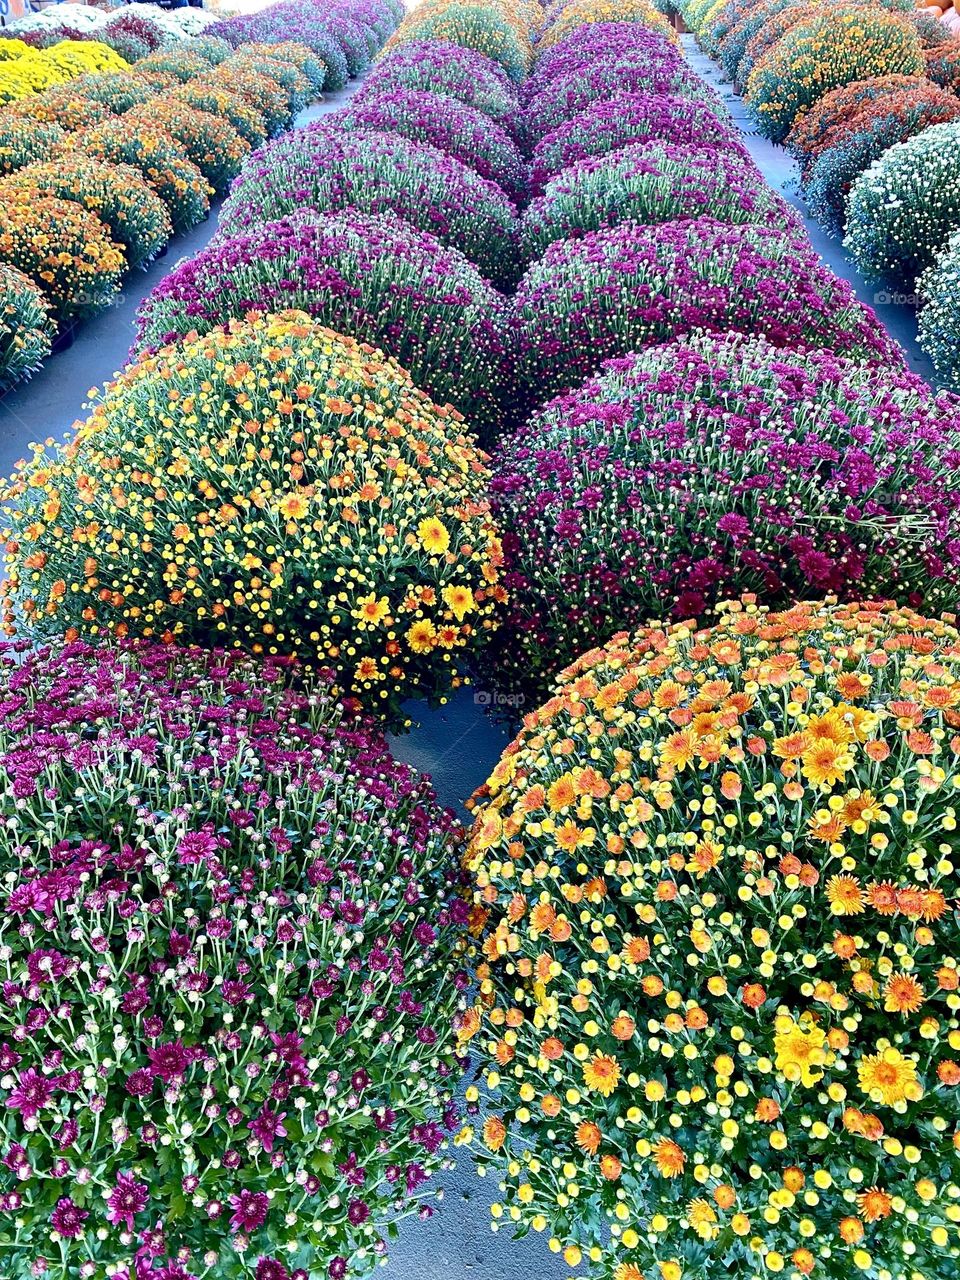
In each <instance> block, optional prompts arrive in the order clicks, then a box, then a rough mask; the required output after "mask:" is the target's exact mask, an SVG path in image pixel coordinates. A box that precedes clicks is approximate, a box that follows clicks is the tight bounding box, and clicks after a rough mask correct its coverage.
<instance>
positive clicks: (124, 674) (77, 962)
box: [0, 644, 467, 1280]
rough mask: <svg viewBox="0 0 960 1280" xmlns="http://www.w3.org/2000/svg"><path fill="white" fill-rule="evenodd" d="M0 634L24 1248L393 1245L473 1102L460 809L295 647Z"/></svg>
mask: <svg viewBox="0 0 960 1280" xmlns="http://www.w3.org/2000/svg"><path fill="white" fill-rule="evenodd" d="M0 663H2V679H0V763H2V769H0V792H2V793H3V812H4V814H5V815H6V817H5V819H4V822H3V823H2V824H0V856H2V859H3V867H4V883H3V895H4V923H3V925H2V926H0V937H2V941H0V946H2V949H3V955H4V963H5V972H6V975H7V977H6V981H5V984H4V989H3V999H2V1003H0V1069H2V1073H3V1076H2V1084H0V1090H2V1098H3V1106H2V1108H0V1146H2V1156H0V1188H2V1193H0V1219H2V1221H3V1230H4V1232H5V1234H6V1235H7V1238H8V1256H9V1255H10V1251H11V1249H12V1251H13V1252H14V1253H15V1255H16V1257H17V1258H18V1259H22V1260H24V1261H25V1263H26V1265H27V1267H28V1268H32V1270H31V1271H30V1272H29V1273H30V1274H33V1275H41V1274H42V1275H44V1276H46V1277H50V1278H51V1280H67V1277H75V1276H93V1275H95V1274H96V1275H106V1274H110V1275H113V1276H118V1277H119V1276H124V1277H127V1278H128V1280H133V1277H134V1276H137V1277H140V1278H141V1280H195V1278H196V1277H199V1276H201V1275H209V1274H211V1270H213V1271H215V1273H216V1275H217V1276H219V1277H224V1280H241V1278H242V1280H307V1277H308V1276H311V1277H313V1276H318V1275H321V1274H323V1275H326V1276H328V1277H330V1278H331V1280H338V1278H340V1277H344V1276H347V1275H358V1274H361V1273H364V1272H366V1271H367V1270H369V1269H371V1268H372V1267H373V1266H374V1265H375V1263H376V1262H377V1261H378V1260H379V1259H380V1258H381V1257H382V1255H383V1254H384V1253H385V1251H386V1230H387V1227H388V1225H389V1224H391V1223H393V1222H394V1221H396V1220H397V1219H399V1218H402V1217H404V1216H407V1215H410V1214H414V1215H415V1214H417V1213H420V1214H429V1212H430V1206H429V1205H428V1204H427V1203H425V1184H426V1183H427V1180H428V1178H429V1175H430V1174H431V1173H432V1172H434V1171H435V1170H436V1169H437V1168H439V1167H440V1165H441V1164H442V1163H443V1161H444V1158H445V1157H444V1148H445V1145H446V1142H447V1137H446V1135H447V1133H448V1132H449V1131H450V1130H452V1129H454V1128H455V1127H456V1125H457V1115H456V1110H455V1108H454V1106H453V1103H452V1101H451V1088H452V1085H453V1083H454V1081H455V1080H456V1077H457V1074H458V1072H457V1060H456V1057H455V1052H454V1043H453V1042H454V1036H453V1033H452V1030H451V1028H452V1018H453V1015H454V1012H455V1010H456V1009H457V1007H458V1004H459V1003H460V999H461V997H460V992H461V991H462V990H463V988H464V986H465V981H466V980H465V978H464V977H463V976H462V975H461V974H460V972H459V970H458V958H459V955H460V939H461V932H462V926H463V924H464V922H465V919H466V915H467V908H466V904H465V903H464V901H463V898H462V896H461V892H460V884H459V872H458V870H457V861H456V856H455V853H454V848H453V837H454V835H455V830H454V826H453V822H452V819H451V817H450V816H449V815H448V814H446V813H445V812H444V811H443V810H441V809H440V808H439V807H438V805H437V803H436V800H435V798H434V796H433V793H432V791H431V790H430V788H429V786H428V785H427V784H426V783H425V782H424V781H423V780H422V779H420V778H418V777H417V776H416V775H415V774H414V773H413V772H412V771H411V770H410V769H408V768H407V767H406V766H403V765H399V764H397V763H396V762H395V761H394V760H393V759H392V758H391V757H390V755H389V753H388V751H387V749H386V747H385V745H384V742H383V740H382V738H380V737H379V736H378V735H377V733H375V732H374V731H373V730H372V729H371V728H370V726H369V725H368V724H366V723H365V722H363V721H357V720H353V719H351V718H349V717H348V716H346V715H345V714H344V713H343V711H342V709H341V708H340V707H339V706H338V704H337V703H336V701H335V699H334V698H333V697H332V696H331V692H330V688H329V686H328V685H327V684H326V683H325V682H324V681H322V680H320V681H318V682H315V683H313V684H312V685H307V686H306V687H304V688H302V689H294V688H293V687H292V686H291V685H290V684H289V683H288V682H287V678H286V673H285V671H284V670H283V668H282V667H280V666H278V665H277V664H275V663H270V662H267V663H265V664H262V665H257V664H254V663H253V662H250V661H249V660H244V659H239V658H237V657H236V656H235V655H226V654H223V653H217V652H213V653H208V654H205V655H202V654H200V653H199V652H196V651H188V652H185V651H177V650H176V649H172V648H171V647H169V646H156V647H145V648H135V647H126V648H111V647H106V648H99V649H96V650H94V649H92V648H90V647H89V646H87V645H85V644H68V645H65V646H64V647H62V648H54V649H40V650H36V649H34V650H31V651H23V646H21V648H20V651H14V650H13V649H11V647H10V646H6V647H5V648H4V650H3V652H2V655H0ZM51 812H55V813H59V814H60V815H62V817H61V818H60V819H57V820H55V821H53V822H52V823H51V821H50V815H51ZM43 1260H45V1261H43ZM23 1274H27V1272H26V1271H25V1272H24V1273H23Z"/></svg>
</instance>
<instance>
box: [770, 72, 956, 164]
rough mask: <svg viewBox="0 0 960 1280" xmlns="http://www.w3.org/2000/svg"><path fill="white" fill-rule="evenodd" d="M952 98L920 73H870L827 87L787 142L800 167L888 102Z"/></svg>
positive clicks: (938, 102)
mask: <svg viewBox="0 0 960 1280" xmlns="http://www.w3.org/2000/svg"><path fill="white" fill-rule="evenodd" d="M951 100H952V101H954V102H955V101H956V99H955V98H952V95H951V94H949V93H945V92H944V91H943V90H942V89H938V88H937V86H936V85H934V84H931V83H930V81H929V80H926V79H924V77H923V76H871V77H870V78H868V79H866V80H857V81H854V83H853V84H845V85H844V86H843V87H842V88H840V89H831V90H830V92H829V93H825V94H824V95H823V97H822V98H821V99H820V100H819V101H818V102H817V103H816V104H815V105H814V106H813V107H811V108H810V110H809V111H808V112H807V113H806V114H805V115H802V116H801V117H800V119H799V120H798V121H797V123H796V124H795V125H794V127H793V128H792V129H791V130H790V135H789V137H788V138H787V146H788V147H789V148H790V150H791V151H792V152H793V154H794V155H795V156H796V158H797V160H798V161H799V163H800V167H801V169H803V170H804V171H805V170H807V169H809V168H810V166H811V165H812V164H813V163H814V162H815V161H816V160H817V158H818V157H819V156H820V155H821V154H822V153H823V152H824V151H826V150H828V149H829V148H831V147H835V146H836V145H837V144H838V143H839V142H842V141H843V140H844V139H845V138H846V137H847V135H848V133H849V132H850V129H851V127H855V126H856V125H857V124H858V123H859V122H860V121H862V119H863V117H864V116H871V115H873V114H874V113H875V112H882V111H883V110H884V109H885V107H886V106H887V104H888V103H891V102H900V103H907V102H913V103H927V104H929V105H930V106H931V107H936V106H940V107H943V106H945V105H946V104H947V103H948V102H950V101H951Z"/></svg>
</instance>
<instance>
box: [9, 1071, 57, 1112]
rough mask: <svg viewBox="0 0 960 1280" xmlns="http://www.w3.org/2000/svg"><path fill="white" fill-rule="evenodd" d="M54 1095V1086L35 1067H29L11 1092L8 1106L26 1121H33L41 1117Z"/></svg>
mask: <svg viewBox="0 0 960 1280" xmlns="http://www.w3.org/2000/svg"><path fill="white" fill-rule="evenodd" d="M53 1094H54V1087H53V1084H52V1083H51V1082H50V1081H49V1080H47V1079H46V1078H45V1077H44V1076H42V1075H40V1073H39V1072H38V1071H36V1070H35V1069H34V1068H33V1067H28V1068H27V1070H26V1071H24V1072H23V1074H22V1075H21V1076H20V1081H19V1083H18V1084H17V1085H16V1086H15V1087H14V1088H13V1089H12V1090H11V1091H10V1095H9V1097H8V1098H7V1104H6V1105H7V1106H8V1107H9V1108H10V1109H11V1111H19V1112H20V1113H21V1115H22V1116H23V1118H24V1119H25V1120H32V1119H33V1118H34V1116H36V1115H39V1113H40V1111H41V1110H42V1108H43V1107H45V1106H46V1105H47V1103H48V1102H49V1101H50V1099H51V1098H52V1097H53Z"/></svg>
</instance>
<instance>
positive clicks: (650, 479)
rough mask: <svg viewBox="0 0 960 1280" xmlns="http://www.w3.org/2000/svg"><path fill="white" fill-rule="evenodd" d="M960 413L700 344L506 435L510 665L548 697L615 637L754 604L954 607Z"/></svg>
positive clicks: (753, 345)
mask: <svg viewBox="0 0 960 1280" xmlns="http://www.w3.org/2000/svg"><path fill="white" fill-rule="evenodd" d="M958 430H960V400H957V399H956V398H954V397H947V396H941V397H935V396H934V395H933V394H932V393H931V392H930V390H929V388H928V387H927V386H926V384H925V383H923V382H922V381H921V380H920V379H919V378H916V377H915V376H913V375H912V374H910V373H908V372H906V371H905V370H902V369H899V370H896V369H891V368H889V367H878V366H876V365H870V364H864V363H859V362H855V361H849V360H844V359H841V358H839V357H838V356H836V355H835V354H834V353H832V352H830V351H811V352H806V353H802V352H797V351H784V350H782V349H780V348H778V347H775V346H773V345H772V344H771V343H770V342H768V341H767V340H766V339H765V338H746V337H744V336H742V335H739V334H717V335H711V334H700V335H695V336H693V337H691V338H687V339H680V340H678V341H676V342H673V343H670V344H669V345H666V346H662V347H649V348H646V349H645V350H643V351H640V352H637V353H635V354H633V355H630V356H627V357H625V358H623V359H620V360H614V361H611V362H610V363H609V364H607V365H606V366H605V367H604V369H603V372H602V373H601V375H600V376H599V377H598V378H596V379H595V380H593V381H590V382H588V383H587V384H586V385H584V386H582V387H580V388H579V389H578V390H576V391H574V392H571V393H569V394H567V395H564V396H563V397H561V398H560V399H558V400H555V401H553V402H552V403H551V404H549V405H547V407H546V408H545V409H544V410H543V411H542V412H541V413H539V414H538V415H537V416H536V417H534V418H533V419H532V420H531V421H530V422H529V423H527V425H526V426H524V427H523V428H521V429H520V430H518V431H517V432H516V433H515V434H514V435H513V436H512V437H511V438H509V439H508V440H506V441H505V443H504V444H503V446H502V448H501V450H500V452H499V454H498V456H497V457H495V459H494V464H493V466H494V479H493V482H492V493H493V501H494V509H495V512H496V515H497V519H498V521H499V523H500V526H501V529H502V530H503V535H504V550H505V553H506V568H507V575H506V578H505V583H506V585H507V587H508V591H509V600H508V604H507V610H506V617H505V621H504V624H503V627H502V630H501V632H500V636H499V637H498V646H497V648H498V655H499V657H498V660H499V661H500V662H502V663H504V664H506V665H507V666H508V667H509V669H510V672H511V675H512V676H514V677H516V678H517V679H520V678H522V677H523V676H524V674H525V673H527V674H529V675H532V676H533V678H534V679H535V680H536V682H537V683H538V686H539V688H538V691H540V690H541V689H542V688H545V687H546V684H547V683H548V682H549V679H550V676H551V673H552V672H554V671H556V670H557V669H558V668H559V667H562V666H563V665H564V664H565V663H567V662H570V661H573V659H574V658H575V657H576V656H577V655H578V654H579V653H581V652H582V651H583V650H584V649H587V648H590V647H592V646H593V645H595V644H597V643H601V642H602V641H604V640H606V639H608V638H609V637H610V636H611V635H613V634H614V633H615V632H617V631H621V630H623V629H625V628H629V629H632V628H633V627H635V626H638V625H640V624H641V623H643V622H645V621H648V620H649V619H652V618H663V617H667V616H673V617H678V618H687V617H697V616H700V615H702V614H703V613H704V612H705V611H706V610H709V609H710V608H711V607H712V606H713V605H714V604H716V603H717V602H718V601H720V600H723V599H728V598H735V597H738V596H739V595H741V594H742V593H743V592H754V593H756V595H757V596H758V598H759V599H760V600H761V601H763V602H764V603H769V604H770V605H771V606H774V607H781V606H784V605H787V604H789V603H791V602H792V601H794V600H804V599H809V598H817V597H820V596H823V595H826V594H827V593H836V594H838V595H840V596H841V597H843V598H845V599H854V600H855V599H877V598H879V599H883V598H893V599H896V600H897V601H899V602H901V603H903V604H911V605H913V606H917V607H921V608H925V609H929V610H933V611H934V612H936V613H939V612H941V611H942V610H944V609H949V610H953V609H955V608H956V607H957V604H958V602H960V448H958V446H957V441H958V439H960V434H958Z"/></svg>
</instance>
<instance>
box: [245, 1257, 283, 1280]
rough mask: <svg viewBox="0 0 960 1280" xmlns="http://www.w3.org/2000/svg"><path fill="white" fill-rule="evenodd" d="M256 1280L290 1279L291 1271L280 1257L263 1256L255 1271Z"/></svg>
mask: <svg viewBox="0 0 960 1280" xmlns="http://www.w3.org/2000/svg"><path fill="white" fill-rule="evenodd" d="M254 1278H255V1280H290V1272H289V1271H288V1270H287V1268H286V1267H285V1266H284V1265H283V1263H282V1262H281V1261H280V1259H279V1258H261V1259H260V1260H259V1261H258V1262H257V1267H256V1270H255V1272H254Z"/></svg>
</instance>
